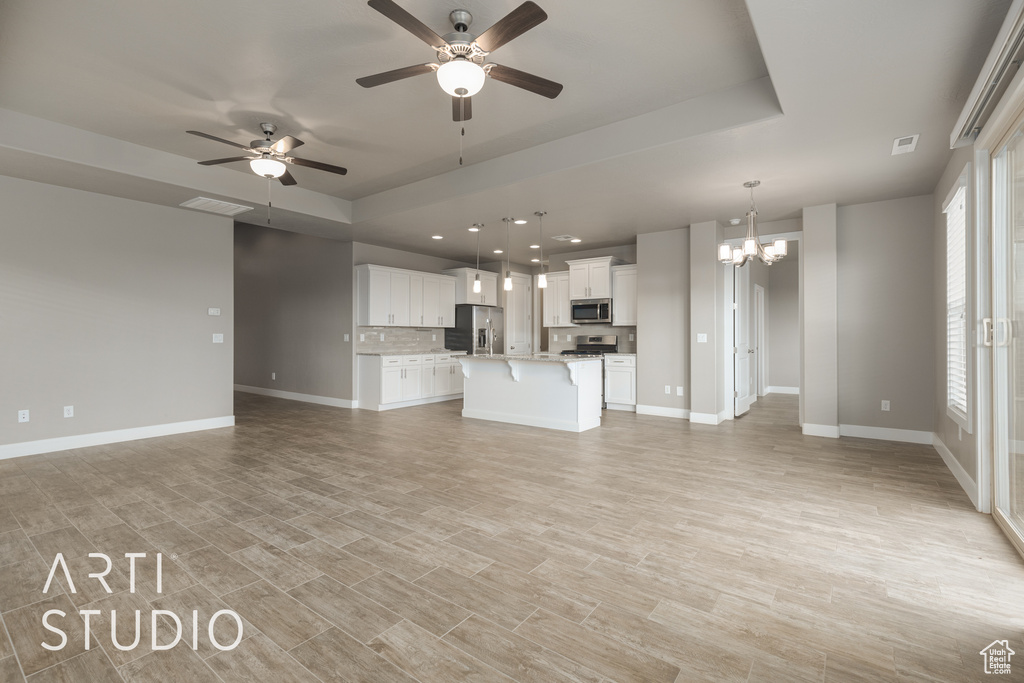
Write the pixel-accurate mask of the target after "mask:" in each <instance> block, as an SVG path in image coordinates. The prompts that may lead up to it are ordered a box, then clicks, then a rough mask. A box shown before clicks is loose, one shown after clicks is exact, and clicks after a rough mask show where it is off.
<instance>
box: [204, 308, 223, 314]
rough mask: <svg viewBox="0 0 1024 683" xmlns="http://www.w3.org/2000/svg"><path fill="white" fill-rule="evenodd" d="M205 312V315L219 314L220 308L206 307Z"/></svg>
mask: <svg viewBox="0 0 1024 683" xmlns="http://www.w3.org/2000/svg"><path fill="white" fill-rule="evenodd" d="M206 314H207V315H220V309H219V308H208V309H206Z"/></svg>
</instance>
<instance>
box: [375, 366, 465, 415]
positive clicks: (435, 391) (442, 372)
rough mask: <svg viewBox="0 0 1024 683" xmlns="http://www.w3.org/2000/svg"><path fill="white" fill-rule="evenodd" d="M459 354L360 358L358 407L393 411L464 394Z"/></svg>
mask: <svg viewBox="0 0 1024 683" xmlns="http://www.w3.org/2000/svg"><path fill="white" fill-rule="evenodd" d="M459 355H460V354H437V355H434V354H426V355H405V356H368V355H366V356H364V355H360V356H359V361H358V369H357V372H358V387H357V394H358V400H359V407H360V408H366V409H368V410H390V409H392V408H404V407H406V406H410V405H417V404H420V403H431V402H433V401H447V400H451V399H456V398H460V397H461V395H462V388H463V387H462V366H461V365H460V364H459V362H458V360H457V358H458V356H459Z"/></svg>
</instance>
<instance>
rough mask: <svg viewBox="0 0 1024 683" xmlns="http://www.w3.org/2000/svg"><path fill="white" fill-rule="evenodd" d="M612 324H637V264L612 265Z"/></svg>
mask: <svg viewBox="0 0 1024 683" xmlns="http://www.w3.org/2000/svg"><path fill="white" fill-rule="evenodd" d="M612 325H636V266H635V265H628V266H613V267H612Z"/></svg>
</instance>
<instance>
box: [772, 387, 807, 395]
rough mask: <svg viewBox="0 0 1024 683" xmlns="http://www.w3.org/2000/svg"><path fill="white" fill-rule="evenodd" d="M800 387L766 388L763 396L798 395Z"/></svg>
mask: <svg viewBox="0 0 1024 683" xmlns="http://www.w3.org/2000/svg"><path fill="white" fill-rule="evenodd" d="M799 393H800V387H772V386H770V387H768V388H767V389H765V394H799Z"/></svg>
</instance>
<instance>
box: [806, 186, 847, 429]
mask: <svg viewBox="0 0 1024 683" xmlns="http://www.w3.org/2000/svg"><path fill="white" fill-rule="evenodd" d="M836 214H837V211H836V205H835V204H823V205H821V206H810V207H806V208H804V212H803V226H804V229H803V242H802V243H801V245H800V246H801V249H802V251H801V254H800V256H801V258H800V260H799V262H798V263H799V268H800V280H801V283H802V285H801V291H802V297H803V301H802V302H801V315H802V319H801V328H802V329H801V330H800V335H801V339H802V342H801V347H800V351H801V356H800V359H801V360H800V363H801V365H800V424H801V425H802V427H803V431H804V433H805V434H810V435H814V436H830V437H838V436H839V387H838V378H839V368H838V351H837V347H838V344H837V301H836V295H837V274H836V261H837V256H836V249H837V244H836V239H837V238H836V231H837V227H836V225H837V218H836Z"/></svg>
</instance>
